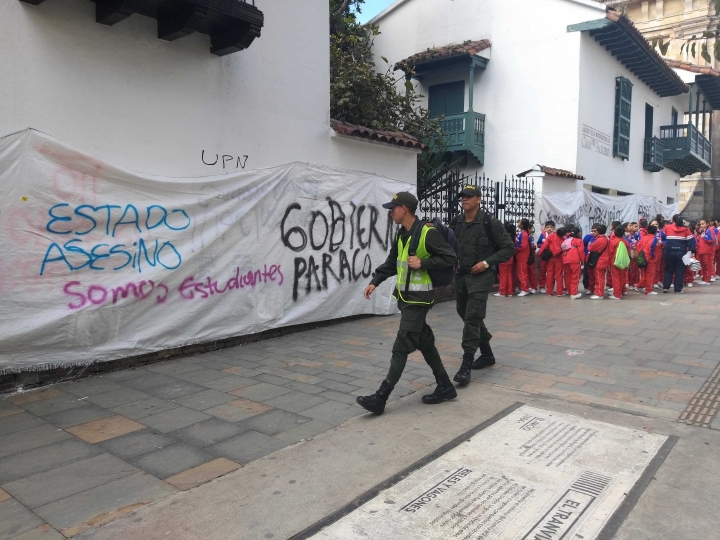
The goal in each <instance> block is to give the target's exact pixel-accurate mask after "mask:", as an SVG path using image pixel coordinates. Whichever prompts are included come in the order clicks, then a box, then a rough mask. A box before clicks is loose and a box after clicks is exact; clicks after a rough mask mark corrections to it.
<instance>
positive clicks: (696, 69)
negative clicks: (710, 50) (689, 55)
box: [665, 60, 720, 77]
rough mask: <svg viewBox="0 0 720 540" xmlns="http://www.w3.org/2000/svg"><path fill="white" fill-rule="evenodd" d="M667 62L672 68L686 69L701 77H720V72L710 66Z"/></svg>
mask: <svg viewBox="0 0 720 540" xmlns="http://www.w3.org/2000/svg"><path fill="white" fill-rule="evenodd" d="M665 62H666V63H667V65H668V66H670V67H671V68H676V69H684V70H685V71H692V72H693V73H699V74H701V75H712V76H713V77H720V71H718V70H717V69H713V68H711V67H708V66H698V65H697V64H691V63H690V62H680V61H679V60H665Z"/></svg>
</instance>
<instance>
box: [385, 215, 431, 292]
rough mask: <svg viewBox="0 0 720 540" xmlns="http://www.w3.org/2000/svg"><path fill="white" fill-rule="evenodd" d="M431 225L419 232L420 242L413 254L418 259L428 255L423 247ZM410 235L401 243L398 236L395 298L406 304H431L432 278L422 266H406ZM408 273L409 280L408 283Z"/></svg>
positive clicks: (408, 255) (410, 240) (425, 257)
mask: <svg viewBox="0 0 720 540" xmlns="http://www.w3.org/2000/svg"><path fill="white" fill-rule="evenodd" d="M430 229H432V227H423V228H422V231H421V232H420V242H419V243H418V247H417V252H416V253H415V256H416V257H417V258H418V259H427V258H429V257H430V253H428V251H427V249H426V248H425V237H426V236H427V233H428V231H429V230H430ZM411 242H412V235H410V236H409V237H408V238H407V240H406V242H405V243H404V244H403V240H402V238H400V236H398V258H397V289H396V291H395V295H394V296H395V298H399V299H400V300H402V301H403V302H405V303H406V304H426V305H432V304H433V303H434V302H435V295H434V293H433V285H432V279H430V274H428V272H427V270H423V269H422V268H420V269H418V270H412V269H411V268H410V267H409V266H408V258H409V257H410V253H409V252H410V243H411ZM408 275H409V276H410V277H409V279H410V282H409V283H408Z"/></svg>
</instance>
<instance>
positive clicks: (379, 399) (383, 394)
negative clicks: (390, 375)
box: [355, 381, 395, 414]
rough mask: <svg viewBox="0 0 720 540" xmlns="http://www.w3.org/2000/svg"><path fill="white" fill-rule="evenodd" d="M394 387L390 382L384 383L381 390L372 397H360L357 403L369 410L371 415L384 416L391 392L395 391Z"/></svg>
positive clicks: (357, 398)
mask: <svg viewBox="0 0 720 540" xmlns="http://www.w3.org/2000/svg"><path fill="white" fill-rule="evenodd" d="M393 388H395V387H394V386H391V385H390V383H389V382H387V381H383V382H382V384H381V385H380V389H379V390H378V391H377V392H375V393H374V394H373V395H372V396H358V397H356V398H355V401H356V402H357V404H358V405H360V406H361V407H363V408H365V409H367V410H368V411H370V412H371V413H375V414H382V413H383V412H385V404H386V403H387V400H388V398H389V397H390V392H392V391H393Z"/></svg>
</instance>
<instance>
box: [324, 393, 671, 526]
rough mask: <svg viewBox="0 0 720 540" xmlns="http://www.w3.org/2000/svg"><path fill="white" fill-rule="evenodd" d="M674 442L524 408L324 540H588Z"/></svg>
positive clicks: (412, 477) (350, 518) (396, 487)
mask: <svg viewBox="0 0 720 540" xmlns="http://www.w3.org/2000/svg"><path fill="white" fill-rule="evenodd" d="M666 439H667V437H665V436H662V435H656V434H649V433H645V432H643V431H637V430H633V429H627V428H623V427H618V426H614V425H611V424H605V423H602V422H594V421H590V420H585V419H583V418H578V417H575V416H571V415H566V414H560V413H556V412H551V411H544V410H541V409H536V408H533V407H528V406H522V407H520V408H519V409H517V410H515V411H514V412H512V413H510V414H509V415H507V416H505V417H504V418H502V419H501V420H499V421H498V422H496V423H495V424H493V425H491V426H490V427H488V428H487V429H485V430H483V431H481V432H480V433H478V434H477V435H475V436H473V437H472V438H471V439H470V440H468V441H467V442H463V443H462V444H460V445H459V446H457V447H455V448H454V449H452V450H450V451H449V452H447V453H446V454H444V455H442V456H440V457H439V458H437V459H435V460H434V461H431V462H430V463H428V464H427V465H426V466H424V467H422V468H420V469H418V470H416V471H415V472H414V473H412V474H411V475H410V476H408V477H407V478H405V479H404V480H402V481H400V482H398V483H397V484H395V485H394V486H392V487H391V488H389V489H387V490H385V491H382V492H380V493H379V495H377V496H376V497H375V498H373V499H371V500H369V501H368V502H367V503H366V504H364V505H362V506H361V507H359V508H358V509H357V510H355V511H353V512H351V513H350V514H348V515H346V516H344V517H343V518H341V519H340V520H338V521H337V522H335V523H333V524H332V525H330V526H329V527H327V528H326V529H324V530H322V531H321V532H318V533H317V534H315V535H314V536H313V537H312V538H314V539H317V540H329V539H333V540H352V539H365V540H388V539H403V540H428V539H438V540H439V539H443V540H446V539H457V540H470V539H479V540H491V539H507V540H560V539H565V540H570V539H573V540H580V539H583V540H591V539H594V538H597V537H598V535H599V534H600V531H601V530H602V529H603V526H604V525H605V523H606V522H607V521H608V519H609V518H610V516H612V515H613V513H614V512H615V511H616V510H617V509H618V507H619V505H620V504H621V503H622V502H623V500H624V498H625V497H626V495H627V494H628V493H629V492H630V490H631V489H632V487H633V485H635V483H636V482H637V481H638V479H639V478H640V476H641V475H642V473H643V471H644V470H645V469H646V467H648V464H649V463H650V461H651V460H652V459H653V457H654V456H655V455H656V454H657V453H658V451H659V450H660V448H661V447H662V446H663V443H665V441H666Z"/></svg>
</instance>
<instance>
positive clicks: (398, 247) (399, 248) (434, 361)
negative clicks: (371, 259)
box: [356, 191, 457, 414]
mask: <svg viewBox="0 0 720 540" xmlns="http://www.w3.org/2000/svg"><path fill="white" fill-rule="evenodd" d="M417 205H418V200H417V199H416V198H415V196H414V195H413V194H412V193H409V192H407V191H403V192H400V193H398V194H396V195H395V196H394V197H393V200H392V201H390V202H389V203H386V204H383V208H387V209H389V210H390V215H391V216H392V219H393V221H394V222H395V223H396V224H398V225H400V230H399V231H398V234H397V236H396V237H395V241H394V243H393V245H392V249H391V250H390V254H389V255H388V258H387V260H386V261H385V262H384V263H383V264H381V265H380V266H378V267H377V268H376V269H375V272H374V274H373V278H372V281H371V282H370V285H368V286H367V288H366V289H365V298H370V295H371V294H372V293H373V291H374V290H375V287H377V286H378V285H380V283H382V282H383V281H385V280H386V279H388V278H389V277H392V276H395V275H397V276H398V280H397V286H396V287H395V292H394V294H393V296H394V297H395V298H397V301H398V307H399V308H400V329H399V330H398V333H397V337H396V338H395V343H394V344H393V348H392V359H391V360H390V370H389V371H388V374H387V377H386V378H385V380H384V381H383V382H382V384H381V385H380V389H379V390H378V391H377V392H376V393H375V394H372V395H370V396H358V398H357V400H356V401H357V403H358V404H359V405H361V406H362V407H364V408H365V409H367V410H368V411H370V412H373V413H375V414H382V413H383V411H384V410H385V404H386V403H387V400H388V396H389V395H390V392H392V390H393V388H395V385H396V384H397V382H398V381H399V380H400V376H401V375H402V372H403V370H404V369H405V363H406V362H407V358H408V355H409V354H410V353H412V352H414V351H417V350H419V351H420V352H421V353H422V355H423V358H424V359H425V361H426V362H427V363H428V365H429V366H430V367H431V368H432V370H433V374H434V375H435V380H436V382H437V387H436V388H435V391H434V392H433V393H432V394H428V395H426V396H423V398H422V401H423V403H427V404H436V403H441V402H443V401H445V400H448V399H453V398H454V397H456V396H457V392H456V391H455V387H454V386H453V384H452V382H450V377H448V374H447V372H446V371H445V367H444V366H443V363H442V360H441V359H440V353H439V352H438V350H437V348H436V347H435V336H434V335H433V331H432V329H431V328H430V327H429V326H428V324H427V322H425V318H426V317H427V314H428V312H429V311H430V309H431V308H432V306H433V304H434V301H435V300H434V292H433V289H432V280H431V279H430V276H429V274H428V270H440V269H443V268H449V267H452V266H453V265H454V264H455V262H456V260H457V256H456V255H455V251H454V250H453V248H452V247H450V246H449V245H448V243H447V242H446V241H445V239H444V238H443V237H442V235H441V234H440V233H439V232H438V231H437V230H436V229H435V228H433V227H432V226H429V225H427V224H426V225H425V226H424V227H423V224H422V222H421V221H420V220H419V219H417V218H416V217H415V209H416V208H417ZM420 227H422V228H421V229H420V230H418V228H420ZM416 233H417V236H418V238H419V241H418V248H417V252H416V253H412V252H411V250H410V244H411V242H412V237H413V235H414V234H416Z"/></svg>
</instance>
